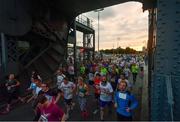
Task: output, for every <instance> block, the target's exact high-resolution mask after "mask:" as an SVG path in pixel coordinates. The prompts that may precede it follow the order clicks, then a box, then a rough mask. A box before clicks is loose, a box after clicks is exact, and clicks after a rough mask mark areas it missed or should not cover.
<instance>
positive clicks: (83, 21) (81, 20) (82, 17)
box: [76, 14, 93, 28]
mask: <svg viewBox="0 0 180 122" xmlns="http://www.w3.org/2000/svg"><path fill="white" fill-rule="evenodd" d="M76 21H77V22H79V23H81V24H83V25H85V26H88V27H90V28H93V24H92V23H93V20H91V19H89V18H88V17H87V16H85V15H82V14H81V15H79V16H77V17H76Z"/></svg>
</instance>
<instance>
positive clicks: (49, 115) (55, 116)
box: [38, 95, 65, 121]
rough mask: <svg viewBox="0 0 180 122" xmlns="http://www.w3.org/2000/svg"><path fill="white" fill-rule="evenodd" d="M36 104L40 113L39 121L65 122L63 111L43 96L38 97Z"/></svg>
mask: <svg viewBox="0 0 180 122" xmlns="http://www.w3.org/2000/svg"><path fill="white" fill-rule="evenodd" d="M38 103H39V104H40V111H41V116H40V118H39V121H65V114H64V112H63V110H62V109H61V108H60V107H59V106H58V105H57V104H54V103H52V102H50V101H49V100H48V99H47V98H46V96H45V95H41V96H39V98H38Z"/></svg>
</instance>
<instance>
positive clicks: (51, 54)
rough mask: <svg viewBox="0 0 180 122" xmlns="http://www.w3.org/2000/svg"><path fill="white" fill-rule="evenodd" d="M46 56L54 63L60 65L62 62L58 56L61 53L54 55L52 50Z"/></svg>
mask: <svg viewBox="0 0 180 122" xmlns="http://www.w3.org/2000/svg"><path fill="white" fill-rule="evenodd" d="M46 54H47V55H49V56H50V57H51V58H52V59H53V60H54V61H56V63H59V62H60V61H61V60H62V59H61V58H60V56H59V55H58V54H59V53H54V51H53V50H51V49H50V50H48V51H47V52H46Z"/></svg>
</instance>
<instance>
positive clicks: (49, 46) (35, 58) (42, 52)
mask: <svg viewBox="0 0 180 122" xmlns="http://www.w3.org/2000/svg"><path fill="white" fill-rule="evenodd" d="M51 46H52V44H49V45H48V47H47V48H45V49H44V50H43V51H41V52H40V53H39V54H38V55H37V56H36V57H34V58H33V59H32V60H31V61H30V62H29V63H28V64H27V65H26V66H25V69H26V68H27V67H28V66H30V65H31V64H32V63H33V62H34V61H35V60H37V59H38V58H39V57H40V56H41V55H42V54H44V53H45V52H46V51H47V50H48V49H49V48H51Z"/></svg>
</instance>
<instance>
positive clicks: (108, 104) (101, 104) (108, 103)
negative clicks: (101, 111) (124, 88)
mask: <svg viewBox="0 0 180 122" xmlns="http://www.w3.org/2000/svg"><path fill="white" fill-rule="evenodd" d="M99 103H100V107H101V108H104V107H106V106H111V104H112V101H102V100H100V102H99Z"/></svg>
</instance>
